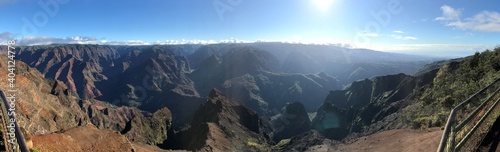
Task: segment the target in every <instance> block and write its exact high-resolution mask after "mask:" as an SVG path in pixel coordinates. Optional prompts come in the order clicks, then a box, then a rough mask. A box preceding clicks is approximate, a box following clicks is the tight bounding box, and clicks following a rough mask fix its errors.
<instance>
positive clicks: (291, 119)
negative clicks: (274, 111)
mask: <svg viewBox="0 0 500 152" xmlns="http://www.w3.org/2000/svg"><path fill="white" fill-rule="evenodd" d="M274 126H275V128H276V131H275V134H274V135H273V140H274V141H275V142H279V141H280V140H281V139H287V138H291V137H293V136H296V135H298V134H301V133H304V132H306V131H308V130H309V129H310V128H311V120H309V116H308V115H307V112H306V109H305V108H304V105H302V104H301V103H300V102H292V103H288V104H287V105H286V106H285V108H284V111H283V112H282V114H281V116H280V117H279V118H278V119H277V120H275V121H274Z"/></svg>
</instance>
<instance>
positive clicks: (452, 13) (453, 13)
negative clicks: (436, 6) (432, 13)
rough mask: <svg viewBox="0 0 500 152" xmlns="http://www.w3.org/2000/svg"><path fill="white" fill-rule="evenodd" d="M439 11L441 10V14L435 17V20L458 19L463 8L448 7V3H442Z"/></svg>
mask: <svg viewBox="0 0 500 152" xmlns="http://www.w3.org/2000/svg"><path fill="white" fill-rule="evenodd" d="M441 11H443V15H441V16H440V17H437V18H436V19H435V20H440V21H450V20H459V19H460V15H461V14H462V11H463V9H454V8H453V7H450V6H448V5H443V6H441Z"/></svg>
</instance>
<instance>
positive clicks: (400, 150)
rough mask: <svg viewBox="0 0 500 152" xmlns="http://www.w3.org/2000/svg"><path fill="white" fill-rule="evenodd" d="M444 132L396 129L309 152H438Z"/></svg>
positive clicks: (316, 148)
mask: <svg viewBox="0 0 500 152" xmlns="http://www.w3.org/2000/svg"><path fill="white" fill-rule="evenodd" d="M442 133H443V131H442V130H441V129H440V128H432V129H430V130H428V131H424V130H411V129H396V130H389V131H384V132H380V133H376V134H373V135H369V136H365V137H360V138H358V139H355V140H353V141H351V142H350V143H347V144H344V143H343V144H340V145H338V146H331V145H316V146H313V147H310V148H309V149H308V151H367V152H368V151H369V152H376V151H381V152H419V151H436V149H437V148H438V146H439V141H440V139H441V135H442Z"/></svg>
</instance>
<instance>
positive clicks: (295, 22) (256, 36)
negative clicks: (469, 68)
mask: <svg viewBox="0 0 500 152" xmlns="http://www.w3.org/2000/svg"><path fill="white" fill-rule="evenodd" d="M41 4H47V5H46V6H48V7H44V5H41ZM498 6H500V2H498V1H492V0H482V1H480V0H478V1H465V0H461V1H451V0H448V1H444V0H443V1H436V0H418V1H417V0H379V1H362V0H147V1H144V0H143V1H140V0H120V1H118V0H116V1H111V0H38V1H33V0H2V1H1V2H0V14H2V15H1V16H0V19H1V20H2V21H3V23H2V24H0V41H5V40H6V39H8V38H12V37H14V38H17V39H20V40H21V42H20V43H22V44H43V43H49V42H67V43H102V44H167V43H186V42H202V43H210V42H211V43H214V42H224V41H227V40H236V39H237V40H239V41H249V42H253V41H287V42H301V43H334V44H336V43H340V44H344V45H348V46H351V47H357V48H370V49H375V50H380V51H391V52H413V53H414V52H420V53H423V52H435V51H441V52H451V53H453V52H454V51H456V52H458V51H462V52H463V51H469V52H474V51H478V50H484V49H486V48H493V47H495V46H496V45H498V44H500V43H499V40H500V13H499V12H500V8H499V7H498ZM47 8H48V9H47ZM53 10H55V11H53ZM32 29H34V30H32ZM183 40H184V42H183Z"/></svg>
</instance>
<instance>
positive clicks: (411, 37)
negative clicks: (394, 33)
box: [403, 36, 418, 40]
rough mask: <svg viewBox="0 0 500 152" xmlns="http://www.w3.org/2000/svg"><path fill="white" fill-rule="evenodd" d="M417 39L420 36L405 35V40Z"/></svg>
mask: <svg viewBox="0 0 500 152" xmlns="http://www.w3.org/2000/svg"><path fill="white" fill-rule="evenodd" d="M416 39H418V38H416V37H413V36H405V37H403V40H416Z"/></svg>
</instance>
